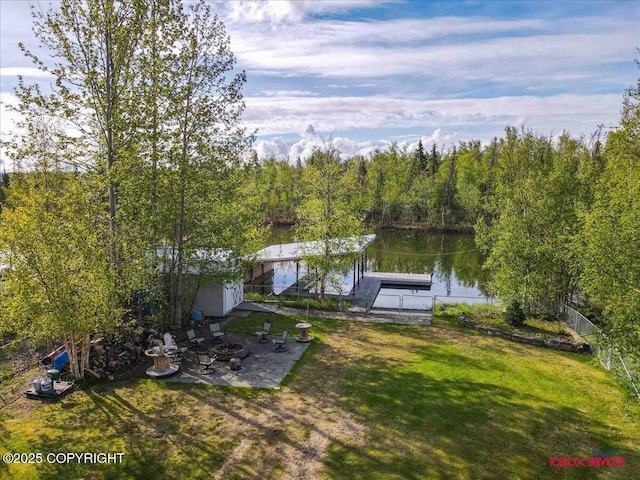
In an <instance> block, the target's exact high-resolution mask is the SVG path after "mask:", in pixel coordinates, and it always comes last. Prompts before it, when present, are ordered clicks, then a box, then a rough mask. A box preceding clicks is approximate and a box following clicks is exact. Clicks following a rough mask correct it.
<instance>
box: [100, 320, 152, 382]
mask: <svg viewBox="0 0 640 480" xmlns="http://www.w3.org/2000/svg"><path fill="white" fill-rule="evenodd" d="M157 338H158V333H157V332H155V331H154V330H145V329H144V328H142V327H135V328H128V329H126V330H123V331H120V332H116V334H114V335H110V336H104V337H100V338H96V339H94V340H92V341H91V347H90V348H91V353H90V355H89V365H90V366H89V369H90V371H91V373H93V374H94V375H95V376H98V377H100V376H102V375H103V374H107V375H108V374H113V373H117V372H122V371H125V370H128V369H130V368H131V367H134V366H135V365H137V364H138V361H139V360H140V359H141V358H142V357H144V351H145V350H146V349H147V348H149V347H150V346H152V345H153V344H154V343H153V342H154V341H156V339H157Z"/></svg>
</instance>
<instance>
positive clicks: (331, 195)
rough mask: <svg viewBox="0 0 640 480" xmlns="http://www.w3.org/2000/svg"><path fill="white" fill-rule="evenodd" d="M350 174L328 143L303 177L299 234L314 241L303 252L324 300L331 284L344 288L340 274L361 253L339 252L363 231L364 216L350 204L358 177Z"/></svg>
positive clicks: (297, 229)
mask: <svg viewBox="0 0 640 480" xmlns="http://www.w3.org/2000/svg"><path fill="white" fill-rule="evenodd" d="M350 172H351V173H352V174H353V173H354V170H351V171H350ZM348 173H349V171H348V169H347V166H346V165H345V164H344V163H342V162H341V161H340V158H339V155H338V152H337V150H335V148H334V147H333V145H332V144H331V143H329V144H328V145H327V147H326V148H325V150H324V151H317V152H315V154H314V156H313V158H311V159H310V160H309V162H308V165H307V167H306V168H305V170H304V172H303V175H302V179H301V181H302V183H303V185H304V191H305V196H304V197H303V199H302V201H301V204H300V206H299V207H298V209H297V215H298V219H299V224H298V225H297V227H296V234H297V236H298V238H299V239H300V241H303V242H309V241H314V242H315V243H313V244H311V245H309V246H308V247H307V250H306V251H303V252H302V258H303V260H304V263H305V265H306V267H307V269H308V271H309V272H314V271H317V273H318V276H319V279H320V280H319V287H320V289H319V290H320V292H319V293H320V300H321V301H322V300H324V295H325V290H326V286H327V284H328V283H331V284H333V286H334V287H337V288H341V285H340V282H339V273H340V272H345V271H348V269H349V268H351V267H352V266H353V263H354V260H355V258H357V257H358V256H359V254H351V253H346V254H341V255H336V253H338V252H342V251H344V249H345V247H347V246H349V245H351V244H352V243H353V240H349V239H350V238H352V237H357V236H359V235H361V234H362V233H363V231H364V229H363V226H362V223H363V222H362V221H363V217H362V215H360V214H359V212H358V211H354V210H353V209H352V204H351V198H352V197H353V196H354V195H357V194H358V186H357V183H356V181H355V180H356V177H355V176H354V175H349V174H348ZM342 293H346V292H342Z"/></svg>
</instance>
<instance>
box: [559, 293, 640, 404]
mask: <svg viewBox="0 0 640 480" xmlns="http://www.w3.org/2000/svg"><path fill="white" fill-rule="evenodd" d="M562 313H563V314H564V316H565V320H566V322H567V324H568V325H569V326H570V327H571V328H572V329H573V330H575V331H576V332H577V333H578V334H579V335H580V336H581V337H584V338H585V339H586V340H588V341H589V343H590V344H591V350H592V352H593V354H594V355H596V356H597V358H598V360H600V363H601V364H602V366H603V367H604V368H606V369H607V370H609V371H610V372H612V373H613V374H614V375H615V376H616V377H617V378H618V379H620V381H621V382H622V383H623V384H624V385H626V386H628V387H629V388H630V389H631V390H633V391H634V392H635V394H636V395H637V396H638V398H640V362H638V359H637V358H635V357H633V356H631V355H623V353H622V352H621V351H620V350H619V349H618V348H617V347H616V345H615V343H614V342H612V341H611V340H610V339H609V338H608V337H607V336H606V335H605V334H604V333H603V332H602V330H601V329H600V328H598V326H597V325H594V324H593V323H592V322H591V321H590V320H589V319H588V318H587V317H585V316H584V315H582V314H581V313H580V312H578V311H577V310H575V309H573V308H571V307H569V306H567V305H563V306H562Z"/></svg>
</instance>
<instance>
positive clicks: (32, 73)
mask: <svg viewBox="0 0 640 480" xmlns="http://www.w3.org/2000/svg"><path fill="white" fill-rule="evenodd" d="M18 75H22V76H23V77H31V78H46V79H49V80H50V79H52V78H53V76H52V75H51V73H49V72H43V71H42V70H40V69H39V68H34V67H6V68H5V67H3V68H0V77H17V76H18Z"/></svg>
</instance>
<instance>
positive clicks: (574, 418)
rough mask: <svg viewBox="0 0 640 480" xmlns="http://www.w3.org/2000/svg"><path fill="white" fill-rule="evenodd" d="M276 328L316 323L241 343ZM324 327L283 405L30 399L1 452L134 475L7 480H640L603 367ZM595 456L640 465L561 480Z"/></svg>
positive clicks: (443, 320) (638, 414)
mask: <svg viewBox="0 0 640 480" xmlns="http://www.w3.org/2000/svg"><path fill="white" fill-rule="evenodd" d="M265 319H273V320H274V326H273V330H272V331H273V332H275V333H279V332H280V331H281V330H282V328H290V329H293V326H294V325H295V323H297V322H298V321H300V320H302V319H303V317H302V316H299V317H283V316H276V315H272V314H267V315H257V314H252V315H250V316H249V317H247V318H245V319H240V318H239V319H235V320H234V321H233V322H232V323H231V324H229V326H228V329H229V330H233V331H245V332H248V333H253V332H255V331H256V330H257V329H258V328H259V327H260V326H261V325H262V321H263V320H265ZM311 323H313V328H312V331H311V334H312V336H314V338H315V339H314V342H313V343H312V344H311V345H310V348H309V349H308V350H307V351H306V353H305V355H304V356H303V358H302V360H301V361H299V362H298V365H297V366H296V368H295V369H294V371H293V372H292V373H291V374H290V375H289V376H288V377H287V379H286V380H285V385H284V386H283V387H282V388H281V389H279V390H273V391H272V390H252V389H239V388H222V387H207V386H201V385H179V384H170V383H165V382H162V381H151V380H134V379H123V380H118V381H115V382H111V383H106V384H103V385H99V386H92V387H86V388H84V389H82V390H77V391H75V392H74V393H73V394H71V395H70V396H68V397H67V398H65V399H64V400H63V401H61V402H59V403H54V404H49V405H47V404H41V403H39V402H33V401H27V400H26V399H23V398H22V397H18V399H17V400H16V401H15V402H13V403H10V404H9V405H8V406H5V407H3V408H2V409H1V410H0V415H1V421H0V429H1V433H2V435H0V453H5V452H20V453H29V452H43V453H47V452H67V451H71V452H106V453H108V452H123V453H124V454H125V455H124V463H123V464H121V465H82V464H80V465H79V464H77V463H72V464H68V465H58V464H47V463H43V464H41V465H37V466H34V465H11V466H8V465H6V464H2V463H0V478H2V479H5V478H9V479H13V478H15V479H33V478H47V479H58V478H60V479H62V478H65V479H66V478H95V479H103V478H104V479H106V478H122V479H124V478H127V479H128V478H131V479H144V478H153V479H157V478H170V479H174V478H176V479H179V478H185V479H199V478H203V479H205V478H206V479H209V478H221V479H225V480H226V479H245V478H255V479H277V478H282V477H283V476H289V477H291V478H305V479H306V478H310V479H311V478H318V479H362V480H365V479H366V480H369V479H422V478H450V479H456V480H457V479H480V478H484V479H517V478H521V479H543V478H579V479H592V478H596V479H599V478H602V479H605V478H606V479H609V478H611V479H616V478H620V479H626V478H628V479H635V478H638V472H640V406H639V403H638V400H637V399H635V400H634V399H633V398H631V397H629V396H628V394H627V393H626V392H624V391H623V390H621V388H620V387H619V386H618V385H617V384H616V383H615V381H614V380H613V378H612V377H611V376H610V374H609V373H608V372H606V371H605V370H604V369H602V368H601V367H599V366H598V365H597V364H596V363H594V362H593V360H592V358H591V357H588V356H583V355H576V354H569V353H560V352H554V351H549V350H546V349H541V348H535V347H530V346H526V345H522V344H516V343H511V342H508V341H505V340H502V339H498V338H494V337H488V336H485V335H481V334H478V333H476V332H474V331H470V330H468V329H464V328H461V327H459V326H458V325H457V322H456V321H455V320H454V319H453V318H449V317H440V318H436V319H435V320H434V321H433V325H432V326H429V327H427V326H406V325H386V324H370V323H360V322H347V321H337V320H325V319H312V320H311ZM15 381H16V382H17V381H18V380H15ZM22 382H23V384H24V385H23V386H24V387H25V388H26V387H27V386H28V383H29V382H30V377H25V378H24V379H23V380H22ZM1 386H3V387H5V389H6V388H8V385H7V382H5V383H3V384H2V385H1ZM18 391H19V389H18ZM2 393H3V396H4V397H5V398H8V394H7V392H6V391H5V390H3V391H2ZM593 451H600V452H605V451H614V452H615V454H614V455H615V456H617V457H624V459H625V462H626V466H625V467H620V468H617V467H601V468H589V467H585V468H559V467H555V468H553V467H550V466H549V460H550V458H551V457H580V458H586V457H590V456H593V455H594V454H593ZM91 475H93V476H91Z"/></svg>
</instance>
